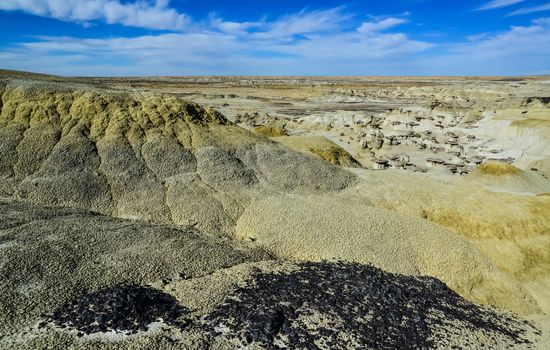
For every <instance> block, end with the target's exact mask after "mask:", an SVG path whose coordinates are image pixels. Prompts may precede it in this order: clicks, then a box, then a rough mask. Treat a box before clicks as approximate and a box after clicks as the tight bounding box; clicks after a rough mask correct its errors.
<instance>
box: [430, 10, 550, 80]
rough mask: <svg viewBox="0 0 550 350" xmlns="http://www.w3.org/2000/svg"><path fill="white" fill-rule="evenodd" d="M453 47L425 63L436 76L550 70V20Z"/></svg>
mask: <svg viewBox="0 0 550 350" xmlns="http://www.w3.org/2000/svg"><path fill="white" fill-rule="evenodd" d="M471 39H472V40H470V41H468V42H465V43H460V44H455V45H451V46H450V47H449V48H448V49H447V50H446V52H445V53H443V54H441V55H435V56H433V57H430V58H429V59H427V60H426V61H425V64H426V66H425V67H426V68H425V69H428V68H431V69H432V72H433V73H434V74H451V73H452V74H462V75H531V74H536V73H538V72H544V71H546V72H548V71H549V70H550V64H549V62H550V18H541V19H536V20H533V21H532V23H531V24H530V25H528V26H513V27H511V28H510V30H508V31H506V32H503V33H498V34H485V35H480V36H479V37H478V38H471Z"/></svg>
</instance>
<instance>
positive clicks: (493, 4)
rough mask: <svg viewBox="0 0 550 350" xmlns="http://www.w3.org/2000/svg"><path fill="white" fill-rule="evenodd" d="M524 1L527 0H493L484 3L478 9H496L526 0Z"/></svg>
mask: <svg viewBox="0 0 550 350" xmlns="http://www.w3.org/2000/svg"><path fill="white" fill-rule="evenodd" d="M524 1H525V0H493V1H489V2H488V3H486V4H484V5H482V6H481V7H479V8H478V9H477V10H478V11H485V10H494V9H499V8H503V7H508V6H512V5H515V4H519V3H520V2H524Z"/></svg>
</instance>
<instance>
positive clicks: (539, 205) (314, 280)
mask: <svg viewBox="0 0 550 350" xmlns="http://www.w3.org/2000/svg"><path fill="white" fill-rule="evenodd" d="M0 93H1V96H2V98H1V101H0V111H1V114H0V276H1V279H0V315H2V317H1V318H0V347H2V348H6V349H14V348H18V349H19V348H20V349H58V348H70V349H120V348H133V349H204V348H212V349H234V348H251V349H256V348H258V349H264V348H266V349H281V348H282V349H284V348H287V349H294V348H300V349H301V348H304V349H338V348H342V349H347V348H356V349H365V348H370V349H401V348H404V349H408V348H410V349H430V348H433V349H453V348H454V349H503V348H518V349H547V348H548V347H549V346H550V78H548V77H514V78H507V77H502V78H498V77H492V78H482V77H479V78H461V77H429V78H428V77H425V78H423V77H391V78H389V77H151V78H61V77H55V76H42V75H35V74H30V73H22V72H13V71H2V72H0Z"/></svg>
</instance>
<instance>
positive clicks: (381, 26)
mask: <svg viewBox="0 0 550 350" xmlns="http://www.w3.org/2000/svg"><path fill="white" fill-rule="evenodd" d="M408 22H409V21H408V20H406V19H403V18H393V17H390V18H386V19H383V20H381V21H377V22H364V23H363V24H362V25H361V26H360V27H359V28H358V29H357V31H358V32H359V33H363V34H371V33H377V32H381V31H384V30H386V29H389V28H392V27H395V26H398V25H400V24H404V23H408Z"/></svg>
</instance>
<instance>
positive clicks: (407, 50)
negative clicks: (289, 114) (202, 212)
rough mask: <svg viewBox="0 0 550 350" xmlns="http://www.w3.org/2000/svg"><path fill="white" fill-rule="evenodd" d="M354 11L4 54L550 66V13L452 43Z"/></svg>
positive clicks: (235, 67)
mask: <svg viewBox="0 0 550 350" xmlns="http://www.w3.org/2000/svg"><path fill="white" fill-rule="evenodd" d="M350 18H351V17H350V16H349V15H347V14H345V13H343V12H342V10H341V9H333V10H327V11H310V12H306V11H302V12H300V13H297V14H294V15H289V16H285V17H282V18H277V19H274V20H271V21H268V20H266V19H261V20H258V21H253V22H229V21H224V20H223V19H221V18H212V19H211V21H210V22H209V23H205V24H203V25H202V26H200V27H199V26H190V27H188V28H187V29H186V30H185V31H180V32H173V33H162V34H157V35H147V36H139V37H133V38H126V37H119V38H96V39H82V38H75V37H44V36H41V37H34V38H31V39H29V40H27V41H26V42H24V43H20V44H14V45H12V46H10V47H9V48H4V49H3V50H2V51H0V62H2V66H3V68H10V69H20V70H30V71H36V70H37V67H44V70H45V71H44V72H45V73H54V74H63V75H197V74H198V75H201V74H203V75H219V74H228V75H263V74H265V75H347V74H349V75H431V74H435V75H515V74H533V73H535V72H545V71H548V70H549V69H550V65H549V63H548V62H550V18H543V19H538V20H535V21H533V22H532V23H530V24H529V25H527V26H515V27H511V28H510V29H509V30H507V31H504V32H501V33H483V34H479V35H474V36H471V37H469V38H467V39H465V40H464V42H458V43H456V42H455V43H447V44H433V43H430V42H427V41H421V40H415V39H413V38H411V37H410V36H409V35H407V34H406V33H404V32H401V31H399V30H398V29H397V26H398V25H400V24H403V23H405V22H406V20H405V19H401V18H386V19H379V20H374V21H371V22H365V23H362V24H360V25H357V26H355V27H354V26H353V25H352V21H349V19H350ZM327 28H330V29H327Z"/></svg>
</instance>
